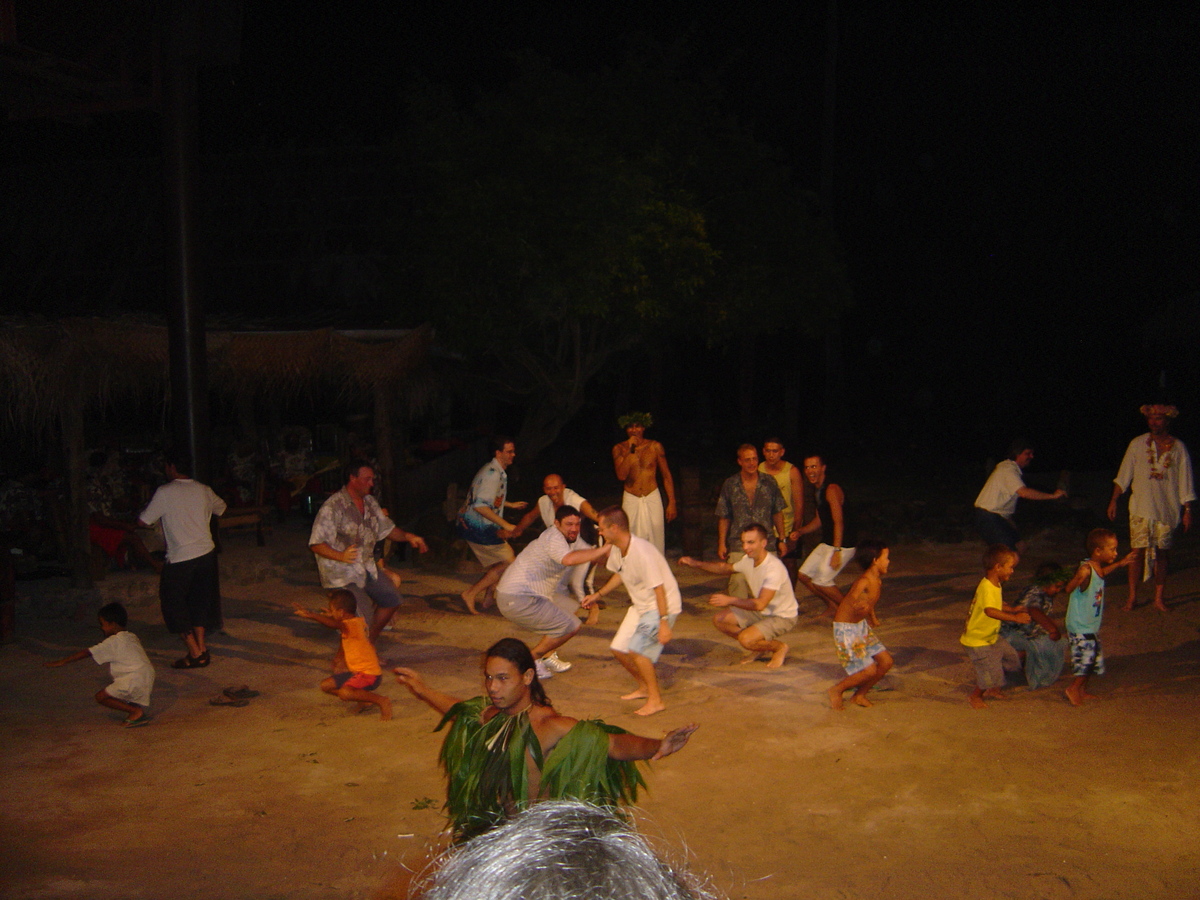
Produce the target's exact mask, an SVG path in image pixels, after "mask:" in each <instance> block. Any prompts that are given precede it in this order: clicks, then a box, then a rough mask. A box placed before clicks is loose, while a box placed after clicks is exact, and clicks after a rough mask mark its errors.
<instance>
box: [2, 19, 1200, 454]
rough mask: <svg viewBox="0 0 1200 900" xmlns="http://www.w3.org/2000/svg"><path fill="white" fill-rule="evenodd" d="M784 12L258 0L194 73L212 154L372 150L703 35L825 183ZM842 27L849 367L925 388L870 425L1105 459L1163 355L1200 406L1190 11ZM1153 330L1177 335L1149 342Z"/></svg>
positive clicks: (803, 44)
mask: <svg viewBox="0 0 1200 900" xmlns="http://www.w3.org/2000/svg"><path fill="white" fill-rule="evenodd" d="M794 6H795V7H796V8H795V9H792V10H790V11H789V10H785V9H782V8H781V5H777V4H769V5H768V4H761V5H758V4H752V5H750V6H748V7H743V8H741V9H740V10H739V11H738V12H736V13H734V12H732V11H731V10H732V7H728V6H726V7H724V8H718V7H712V8H710V9H709V10H708V11H702V10H701V9H699V8H698V5H697V4H694V3H653V4H628V5H620V4H613V3H592V4H578V5H574V4H573V5H570V6H569V7H568V6H567V5H561V4H549V3H540V4H533V3H510V4H503V5H501V4H469V3H456V2H450V3H437V4H434V3H406V4H396V3H393V2H361V3H354V2H351V3H346V4H336V5H335V4H322V5H319V6H318V5H307V4H279V3H274V2H266V0H250V2H247V3H245V6H244V27H243V32H242V41H241V48H240V50H241V52H240V59H239V61H238V63H237V64H236V65H234V66H231V67H225V68H220V69H214V70H210V71H208V72H206V73H205V75H204V80H203V86H204V94H203V97H202V107H201V122H202V125H203V134H202V141H203V146H204V148H205V149H206V150H208V151H215V152H235V151H238V150H245V149H253V148H271V147H280V146H300V147H306V146H311V147H328V146H353V145H356V144H362V143H366V144H377V143H379V142H381V141H385V140H386V139H387V138H388V137H389V136H390V135H391V134H393V133H394V132H395V130H396V129H397V128H399V127H402V124H403V118H402V107H401V103H400V101H399V97H400V96H401V93H402V90H403V88H404V85H405V84H406V82H408V81H409V79H411V78H413V77H421V78H425V79H428V80H431V81H434V82H440V83H447V84H449V85H451V86H452V87H453V88H454V89H455V91H456V92H458V93H459V95H460V96H462V97H464V98H469V97H471V96H472V95H474V94H475V93H476V92H477V91H479V90H483V89H486V88H487V87H490V86H493V85H496V84H498V83H500V82H502V81H503V80H504V79H505V78H506V77H507V76H508V75H509V74H511V73H512V72H514V71H515V64H514V62H513V54H514V53H515V52H518V51H532V52H533V53H535V54H537V55H539V56H542V57H545V58H548V59H549V60H551V62H553V63H554V64H555V65H557V66H560V67H563V68H566V69H570V70H576V71H582V70H587V69H589V68H593V67H596V66H602V65H605V64H608V63H610V62H613V61H615V60H616V59H618V58H619V56H620V54H621V52H622V50H623V48H624V47H625V46H626V43H627V40H628V38H629V36H630V35H632V34H635V33H641V34H644V35H646V36H648V37H650V38H653V39H655V40H658V41H661V42H664V43H670V42H672V41H675V40H684V41H686V43H687V46H688V47H690V48H691V49H692V51H693V52H692V55H691V59H692V60H693V61H694V64H695V65H696V66H697V67H700V66H703V67H705V68H711V69H713V70H715V71H717V72H719V73H720V80H721V83H722V84H723V85H724V87H725V89H726V91H727V103H728V105H729V108H730V109H731V110H733V111H735V112H736V113H737V115H738V117H739V119H740V120H741V121H743V122H744V123H745V124H747V125H748V126H749V127H751V128H753V130H754V132H755V134H756V135H757V136H758V137H759V138H760V139H762V140H764V141H766V142H768V143H771V144H774V145H777V146H779V147H780V148H781V149H782V150H783V152H784V153H785V155H786V158H787V159H788V160H789V161H790V162H791V164H792V165H793V167H794V171H795V173H796V177H797V178H798V180H799V181H800V182H801V183H803V184H806V185H810V186H812V187H813V188H814V189H815V188H816V186H817V183H818V164H819V159H820V146H821V145H820V133H821V115H822V78H823V70H824V60H825V49H826V42H825V14H826V10H825V4H795V5H794ZM839 6H840V49H839V56H838V64H839V67H838V131H837V148H838V153H837V163H836V167H835V172H834V183H835V207H834V210H833V216H834V218H835V220H836V222H837V223H838V228H839V233H840V236H841V239H842V241H843V244H844V245H845V248H846V252H847V255H848V260H849V263H850V272H851V278H852V280H853V284H854V291H855V296H856V302H857V308H856V310H855V312H853V313H852V314H851V315H850V316H849V318H848V320H847V323H846V334H847V359H848V361H849V362H850V365H851V366H852V367H853V368H854V369H855V371H856V373H858V375H859V380H858V381H857V382H855V384H856V386H857V390H859V391H860V392H862V391H864V390H865V391H866V393H868V394H870V393H872V390H871V388H872V386H873V385H875V384H880V385H882V384H886V383H887V382H889V381H897V380H896V379H892V378H890V374H891V373H892V372H894V371H896V370H897V369H902V370H903V371H904V372H905V373H907V377H906V378H902V379H899V380H898V381H897V383H898V384H900V385H902V387H900V388H897V387H893V388H892V390H891V393H890V394H887V396H886V397H885V398H883V400H882V401H881V400H880V398H879V397H875V398H874V399H873V400H869V401H866V400H865V401H863V403H862V404H859V407H858V408H860V409H864V410H866V411H867V412H868V413H870V414H874V413H880V414H882V410H883V408H884V407H885V406H887V407H893V408H894V409H893V413H894V414H897V415H900V414H902V415H904V416H906V417H910V418H911V417H916V419H919V420H921V421H922V422H925V421H927V422H928V427H929V428H931V429H934V430H935V431H939V432H941V431H943V430H945V429H947V428H948V426H947V425H946V421H945V419H946V417H947V416H948V417H950V418H953V419H960V420H961V419H962V418H963V417H969V418H972V420H980V419H984V420H986V419H987V418H988V417H990V416H991V414H992V412H995V413H996V415H998V416H999V418H1000V419H1001V424H1000V425H999V426H998V430H1000V431H1004V430H1005V429H1006V428H1009V427H1017V424H1016V423H1018V422H1019V421H1022V420H1029V421H1031V422H1032V423H1033V424H1032V426H1031V427H1033V428H1034V429H1035V430H1036V429H1053V427H1054V423H1056V422H1057V423H1059V424H1060V426H1063V425H1065V427H1066V428H1067V429H1068V430H1070V429H1072V428H1075V427H1077V426H1078V425H1079V424H1080V420H1081V418H1084V419H1088V420H1090V419H1094V418H1097V417H1100V416H1108V417H1109V418H1112V419H1114V420H1115V421H1114V422H1113V434H1112V435H1109V434H1105V435H1104V438H1103V439H1104V440H1105V442H1107V441H1108V440H1109V439H1110V438H1111V437H1113V436H1115V435H1116V434H1127V433H1128V432H1129V431H1130V429H1131V428H1134V427H1136V417H1135V416H1133V415H1129V414H1126V412H1125V410H1127V409H1128V408H1129V407H1130V406H1131V405H1132V406H1134V407H1135V406H1136V402H1137V401H1138V398H1139V397H1140V396H1141V395H1142V394H1143V393H1145V392H1146V391H1147V390H1148V389H1149V388H1150V387H1151V386H1152V385H1153V383H1154V378H1155V375H1156V372H1155V365H1156V359H1157V358H1161V359H1162V360H1163V361H1164V362H1165V364H1166V365H1167V367H1168V368H1169V370H1170V371H1169V379H1170V387H1171V388H1172V389H1173V393H1174V396H1175V397H1176V399H1177V400H1178V401H1179V402H1180V403H1181V405H1184V406H1185V407H1187V408H1189V409H1200V405H1198V404H1197V403H1196V402H1195V400H1196V392H1195V389H1194V383H1195V379H1196V378H1197V377H1200V371H1198V370H1197V367H1196V363H1195V362H1194V360H1193V357H1194V340H1195V338H1196V337H1197V336H1198V335H1200V327H1198V324H1197V312H1196V304H1195V303H1194V302H1193V301H1186V300H1184V299H1183V298H1186V297H1188V296H1189V295H1194V294H1195V292H1196V291H1197V290H1198V285H1200V272H1198V271H1197V267H1198V263H1197V253H1196V247H1197V239H1198V238H1200V233H1198V232H1200V229H1198V227H1197V215H1196V214H1197V205H1198V200H1200V189H1198V186H1197V181H1196V159H1197V146H1196V143H1197V137H1196V136H1197V135H1198V134H1200V122H1198V121H1197V118H1198V116H1200V112H1198V111H1200V103H1198V102H1197V100H1198V96H1197V86H1198V83H1200V82H1198V80H1197V73H1196V71H1195V57H1196V54H1195V52H1194V48H1195V46H1196V39H1197V36H1198V35H1197V24H1198V19H1200V14H1198V13H1197V12H1196V11H1195V7H1192V6H1189V5H1184V4H1169V5H1164V6H1163V7H1162V8H1161V9H1158V10H1156V9H1153V8H1148V7H1147V6H1146V5H1144V4H1143V5H1137V6H1136V7H1135V5H1133V4H1127V3H1087V4H1083V3H1060V4H1057V5H1049V4H1029V3H1017V2H1011V3H985V4H957V5H952V6H950V7H946V6H945V5H942V4H936V5H935V4H884V3H871V2H864V3H848V2H842V3H840V4H839ZM297 7H304V8H303V9H299V10H298V9H297ZM5 129H7V130H8V133H7V134H6V135H5V134H4V130H5ZM48 135H52V136H53V139H51V138H50V137H48ZM0 136H3V138H4V140H3V142H2V149H3V150H4V153H5V155H6V156H7V157H8V158H9V159H10V160H20V159H22V157H24V156H26V155H28V154H30V153H33V152H39V153H40V152H42V151H43V150H44V148H45V147H46V146H49V145H53V146H56V147H59V148H62V149H63V152H67V153H72V154H81V153H82V154H86V153H87V152H89V149H90V148H95V147H97V146H103V147H104V148H106V151H107V152H108V153H111V154H113V155H116V156H120V155H134V156H136V155H143V154H144V155H152V154H154V153H156V152H157V133H156V132H155V131H154V128H153V127H150V126H149V125H148V122H147V119H146V117H144V116H142V117H139V116H137V115H124V116H117V117H113V118H112V119H109V120H108V121H106V122H103V123H97V124H94V125H92V126H91V127H90V128H87V129H80V128H78V127H76V126H70V127H65V126H62V125H59V124H53V123H50V124H47V123H30V124H17V125H11V124H10V125H4V126H2V127H0ZM1147 320H1151V321H1155V322H1157V323H1160V324H1161V325H1162V327H1161V328H1157V327H1156V328H1153V329H1151V333H1152V334H1153V333H1156V332H1157V333H1161V332H1167V333H1168V334H1170V335H1172V337H1169V338H1168V340H1167V342H1166V343H1165V344H1161V346H1160V345H1156V344H1153V342H1152V343H1151V344H1148V343H1147V341H1146V340H1145V339H1144V336H1143V325H1144V324H1145V323H1146V322H1147ZM1172 340H1174V341H1175V343H1173V344H1172V343H1171V341H1172ZM1160 343H1161V342H1160ZM1164 347H1165V352H1164ZM1155 354H1158V356H1157V357H1156V356H1155ZM914 373H917V374H914ZM1097 382H1098V383H1097ZM884 393H887V391H886V390H885V391H884ZM1113 404H1116V405H1117V406H1118V407H1119V409H1121V410H1122V412H1119V413H1116V414H1115V415H1114V414H1110V413H1108V412H1107V410H1108V409H1109V407H1110V406H1111V405H1113ZM985 430H986V429H985ZM1059 430H1062V429H1061V428H1060V429H1059ZM1189 430H1190V429H1186V428H1185V429H1184V432H1185V434H1186V433H1187V432H1188V431H1189ZM939 437H940V435H939Z"/></svg>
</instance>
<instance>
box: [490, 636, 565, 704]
mask: <svg viewBox="0 0 1200 900" xmlns="http://www.w3.org/2000/svg"><path fill="white" fill-rule="evenodd" d="M493 656H495V657H498V658H500V659H506V660H508V661H509V662H510V663H512V664H513V665H514V666H516V667H517V671H518V672H520V673H521V674H522V675H524V674H525V673H526V672H528V671H530V670H532V671H533V681H532V682H531V683H530V685H529V696H530V697H532V698H533V702H534V703H536V704H537V705H538V706H549V705H550V698H549V697H547V696H546V689H545V688H544V687H542V683H541V682H540V681H539V680H538V675H537V663H535V662H534V661H533V654H532V653H531V652H530V651H529V648H528V647H527V646H525V642H524V641H518V640H517V639H516V638H502V639H501V640H498V641H496V643H494V644H492V646H490V647H488V648H487V650H486V651H485V652H484V654H483V664H484V665H485V666H486V665H487V661H488V660H489V659H491V658H492V657H493Z"/></svg>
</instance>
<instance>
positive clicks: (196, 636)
mask: <svg viewBox="0 0 1200 900" xmlns="http://www.w3.org/2000/svg"><path fill="white" fill-rule="evenodd" d="M183 642H184V643H185V644H187V648H188V655H189V656H191V657H192V658H193V659H198V658H199V657H201V656H203V655H204V653H205V652H206V651H207V650H208V645H207V644H205V643H204V629H203V628H200V627H198V626H197V627H194V628H192V630H191V631H185V632H184V633H183Z"/></svg>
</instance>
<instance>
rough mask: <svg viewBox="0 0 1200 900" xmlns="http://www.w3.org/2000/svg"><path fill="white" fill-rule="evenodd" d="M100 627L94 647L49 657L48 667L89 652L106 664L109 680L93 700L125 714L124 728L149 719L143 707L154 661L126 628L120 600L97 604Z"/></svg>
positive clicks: (149, 688) (126, 615)
mask: <svg viewBox="0 0 1200 900" xmlns="http://www.w3.org/2000/svg"><path fill="white" fill-rule="evenodd" d="M99 618H100V630H101V631H103V632H104V634H105V635H106V637H105V638H104V640H102V641H101V642H100V643H98V644H97V645H96V646H94V647H89V648H88V649H87V650H78V651H76V652H75V653H72V654H71V655H70V656H64V657H63V658H62V659H55V660H50V661H48V662H47V663H46V666H47V667H48V668H54V667H57V666H65V665H66V664H67V663H70V662H78V661H79V660H81V659H87V658H88V657H89V656H90V657H91V658H92V659H94V660H95V661H96V663H97V664H98V665H104V664H105V663H108V664H109V674H110V675H111V676H112V679H113V683H112V684H110V685H109V686H108V687H107V688H105V689H104V690H101V691H98V692H97V693H96V702H97V703H99V704H100V705H101V706H107V707H108V708H109V709H116V710H119V711H121V712H123V713H125V714H126V718H125V720H124V721H123V722H121V725H122V727H124V728H137V727H138V726H139V725H145V724H147V723H148V722H149V721H150V717H149V716H148V715H146V707H148V706H149V705H150V691H151V690H152V689H153V688H154V665H153V663H151V662H150V657H148V656H147V655H146V651H145V650H144V649H143V648H142V642H141V641H139V640H138V637H137V635H136V634H134V633H133V632H132V631H126V630H125V626H126V625H128V624H129V614H128V613H127V612H125V607H124V606H122V605H121V604H120V603H109V604H107V605H106V606H102V607H101V608H100V613H99Z"/></svg>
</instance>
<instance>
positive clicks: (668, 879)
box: [420, 800, 716, 900]
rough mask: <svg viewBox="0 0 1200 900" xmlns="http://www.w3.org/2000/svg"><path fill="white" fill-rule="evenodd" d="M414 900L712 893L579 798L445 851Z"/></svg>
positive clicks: (544, 805)
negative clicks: (445, 853) (430, 878)
mask: <svg viewBox="0 0 1200 900" xmlns="http://www.w3.org/2000/svg"><path fill="white" fill-rule="evenodd" d="M420 896H421V897H422V898H423V900H511V898H513V897H527V898H543V900H549V898H569V897H591V898H595V900H618V898H620V900H625V898H630V897H637V898H644V900H704V898H713V897H715V896H716V895H715V894H714V893H713V892H712V891H711V890H710V889H709V888H708V886H707V885H705V884H703V883H700V882H699V881H698V879H696V878H695V877H693V876H691V875H690V874H689V873H687V872H686V871H685V870H676V869H675V868H673V867H672V866H670V865H668V864H667V863H666V862H664V861H663V860H661V859H659V857H658V856H656V855H655V853H654V851H653V850H652V849H651V848H650V845H649V844H648V843H647V842H646V840H645V838H643V837H641V836H640V835H639V834H638V833H637V832H636V831H634V830H633V828H632V826H630V825H629V824H628V823H627V822H624V821H622V820H621V819H620V818H618V815H617V814H614V812H613V811H612V810H608V809H603V808H601V807H598V806H592V805H591V804H588V803H583V802H581V801H579V800H546V801H544V802H541V803H536V804H534V805H533V806H531V807H530V808H529V809H527V810H526V811H525V812H523V813H521V814H520V815H519V816H517V817H516V818H514V819H511V820H510V821H508V822H505V823H504V824H503V825H501V826H500V827H498V828H495V829H493V830H491V831H488V832H486V833H484V834H481V835H479V836H478V837H476V838H474V839H472V840H470V841H467V842H466V843H465V844H459V845H458V846H457V847H454V848H453V849H451V850H450V851H449V852H448V853H447V855H446V856H445V857H444V858H443V859H442V860H441V861H440V866H439V869H438V871H437V873H436V874H435V875H434V876H433V878H432V880H431V882H430V883H429V884H428V885H427V886H425V888H424V889H423V890H422V891H421V893H420Z"/></svg>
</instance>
